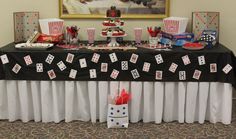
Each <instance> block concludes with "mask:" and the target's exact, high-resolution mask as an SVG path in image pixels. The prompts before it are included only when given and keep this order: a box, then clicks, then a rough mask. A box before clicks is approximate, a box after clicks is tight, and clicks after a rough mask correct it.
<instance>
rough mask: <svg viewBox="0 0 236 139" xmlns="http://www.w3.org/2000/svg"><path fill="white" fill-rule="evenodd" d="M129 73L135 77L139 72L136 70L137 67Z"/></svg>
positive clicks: (137, 76)
mask: <svg viewBox="0 0 236 139" xmlns="http://www.w3.org/2000/svg"><path fill="white" fill-rule="evenodd" d="M131 74H132V76H133V78H134V79H137V78H139V77H140V75H139V73H138V70H137V69H134V70H132V71H131Z"/></svg>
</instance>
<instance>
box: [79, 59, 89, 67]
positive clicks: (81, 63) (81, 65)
mask: <svg viewBox="0 0 236 139" xmlns="http://www.w3.org/2000/svg"><path fill="white" fill-rule="evenodd" d="M79 64H80V67H81V68H86V67H87V62H86V59H85V58H82V59H80V60H79Z"/></svg>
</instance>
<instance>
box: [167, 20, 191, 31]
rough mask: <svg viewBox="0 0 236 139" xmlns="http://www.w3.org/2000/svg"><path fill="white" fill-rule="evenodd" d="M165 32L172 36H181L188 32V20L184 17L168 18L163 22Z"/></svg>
mask: <svg viewBox="0 0 236 139" xmlns="http://www.w3.org/2000/svg"><path fill="white" fill-rule="evenodd" d="M163 23H164V31H165V32H166V33H170V34H181V33H184V32H185V31H186V27H187V25H188V18H184V17H168V18H165V19H164V20H163Z"/></svg>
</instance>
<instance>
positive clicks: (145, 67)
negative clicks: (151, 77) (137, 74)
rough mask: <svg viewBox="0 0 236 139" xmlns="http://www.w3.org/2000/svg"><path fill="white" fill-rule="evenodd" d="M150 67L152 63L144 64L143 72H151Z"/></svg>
mask: <svg viewBox="0 0 236 139" xmlns="http://www.w3.org/2000/svg"><path fill="white" fill-rule="evenodd" d="M150 67H151V64H150V63H148V62H144V64H143V71H145V72H149V70H150Z"/></svg>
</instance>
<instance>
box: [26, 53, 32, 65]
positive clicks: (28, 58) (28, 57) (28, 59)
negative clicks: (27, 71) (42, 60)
mask: <svg viewBox="0 0 236 139" xmlns="http://www.w3.org/2000/svg"><path fill="white" fill-rule="evenodd" d="M24 60H25V64H26V65H27V66H28V65H30V64H32V63H33V61H32V59H31V57H30V55H27V56H25V57H24Z"/></svg>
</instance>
